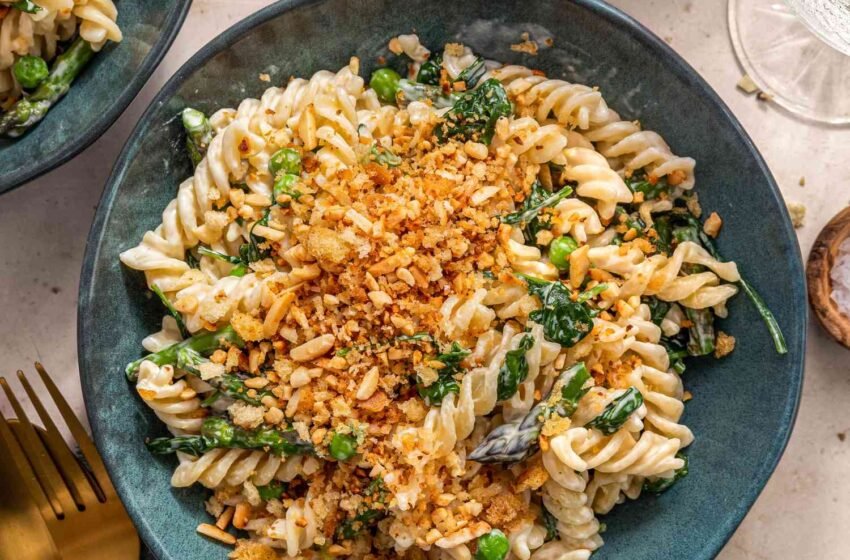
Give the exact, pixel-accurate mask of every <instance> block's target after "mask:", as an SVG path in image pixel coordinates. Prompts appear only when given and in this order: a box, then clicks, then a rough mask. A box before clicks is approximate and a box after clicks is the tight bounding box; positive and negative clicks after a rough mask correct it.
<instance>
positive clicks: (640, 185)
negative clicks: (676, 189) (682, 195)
mask: <svg viewBox="0 0 850 560" xmlns="http://www.w3.org/2000/svg"><path fill="white" fill-rule="evenodd" d="M625 182H626V186H627V187H629V190H631V191H632V192H633V193H643V198H644V200H654V199H656V198H658V197H660V196H661V195H662V194H668V195H669V194H670V185H668V184H667V178H666V177H660V178H658V179H657V180H656V181H655V182H652V181H650V180H649V178H648V177H647V175H646V172H645V171H643V170H641V171H636V172H634V173H632V176H631V177H627V178H626V181H625Z"/></svg>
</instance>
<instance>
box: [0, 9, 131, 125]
mask: <svg viewBox="0 0 850 560" xmlns="http://www.w3.org/2000/svg"><path fill="white" fill-rule="evenodd" d="M117 16H118V10H117V9H116V8H115V4H114V3H113V2H112V0H0V135H8V136H11V137H16V136H20V135H22V134H23V133H24V132H26V131H27V130H29V129H30V128H31V127H32V126H33V125H35V124H36V123H37V122H38V121H40V120H41V119H42V118H44V115H45V114H46V113H47V111H48V110H49V109H50V107H51V106H52V105H53V104H55V103H56V101H58V100H59V99H60V98H61V97H62V96H63V95H65V93H66V92H67V91H68V89H69V88H70V87H71V83H72V82H73V81H74V79H75V78H76V77H77V76H78V75H79V73H80V71H81V70H82V69H83V67H84V66H85V65H86V64H87V63H88V61H89V60H90V59H91V58H92V56H93V55H94V53H95V52H97V51H100V50H101V49H102V48H103V46H104V45H105V44H106V42H107V41H115V42H118V41H121V39H122V34H121V29H119V27H118V24H117V23H116V21H115V20H116V18H117ZM50 63H53V66H52V68H50V67H49V66H48V65H49V64H50Z"/></svg>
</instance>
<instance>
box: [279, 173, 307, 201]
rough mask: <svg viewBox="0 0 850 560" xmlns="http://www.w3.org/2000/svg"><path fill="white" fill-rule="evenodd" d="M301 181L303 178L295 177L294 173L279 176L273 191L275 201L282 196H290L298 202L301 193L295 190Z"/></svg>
mask: <svg viewBox="0 0 850 560" xmlns="http://www.w3.org/2000/svg"><path fill="white" fill-rule="evenodd" d="M300 180H301V177H299V176H298V175H293V174H292V173H283V174H281V175H278V176H277V179H275V182H274V190H273V191H272V193H273V196H274V200H275V201H277V197H278V196H280V195H282V194H288V195H289V196H291V197H292V198H294V199H295V200H298V197H299V196H301V193H300V192H299V191H298V190H297V189H296V188H295V185H297V184H298V181H300Z"/></svg>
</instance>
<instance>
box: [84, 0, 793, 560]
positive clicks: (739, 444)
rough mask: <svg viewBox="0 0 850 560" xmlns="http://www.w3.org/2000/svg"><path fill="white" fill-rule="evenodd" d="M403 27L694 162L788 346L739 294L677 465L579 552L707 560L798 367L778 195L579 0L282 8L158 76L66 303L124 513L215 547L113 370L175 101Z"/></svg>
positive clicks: (756, 484) (781, 442) (170, 534)
mask: <svg viewBox="0 0 850 560" xmlns="http://www.w3.org/2000/svg"><path fill="white" fill-rule="evenodd" d="M411 29H415V30H416V31H417V32H418V33H419V35H420V37H421V38H422V40H423V42H424V43H425V44H426V45H430V46H436V45H442V44H443V43H445V42H447V41H463V42H464V43H467V44H469V45H470V46H471V47H472V48H473V49H474V50H475V52H477V53H480V54H482V55H485V56H487V57H488V58H493V59H497V60H503V61H505V62H514V63H522V64H526V65H530V66H533V67H536V68H540V69H542V70H544V71H546V72H547V74H548V75H550V76H559V77H561V76H562V77H564V78H565V79H567V80H570V81H576V82H580V83H585V84H591V85H596V86H599V87H600V88H601V90H602V92H603V93H604V95H605V97H606V99H607V100H608V102H609V104H610V105H611V106H612V107H614V108H616V109H617V110H618V111H619V112H620V113H621V114H622V115H623V116H624V117H626V118H629V119H633V118H640V119H641V121H642V122H643V124H644V125H645V126H646V127H647V128H649V129H652V130H656V131H658V132H659V133H661V134H662V135H663V136H664V137H665V138H666V139H667V141H668V142H669V143H670V145H671V146H673V148H674V150H675V151H676V153H679V154H686V155H689V156H693V157H694V158H696V161H697V184H698V192H699V194H700V200H701V201H702V205H703V208H704V209H705V211H707V212H710V211H714V210H716V211H718V212H719V213H720V214H721V215H722V216H723V219H724V226H723V233H722V235H721V237H720V240H719V249H720V251H721V253H722V254H723V255H725V256H726V258H728V259H734V260H735V261H737V262H738V264H739V266H740V269H741V271H742V272H743V274H744V275H745V277H746V278H747V279H748V280H750V282H751V283H752V284H753V285H754V286H756V287H757V288H758V290H759V291H760V292H761V294H762V295H763V296H764V298H765V299H766V300H767V303H768V305H769V306H770V307H771V308H772V309H773V311H774V313H775V314H776V317H777V319H778V321H779V324H780V325H781V326H782V328H783V330H784V332H785V336H786V338H787V342H788V348H789V352H788V353H787V354H786V355H784V356H780V355H778V354H777V353H776V352H775V351H774V348H773V344H772V342H771V339H770V337H769V336H768V333H767V330H766V329H765V327H764V325H763V324H762V322H761V320H760V318H759V315H758V313H757V312H756V310H755V309H754V308H753V306H752V305H750V303H749V302H748V301H747V300H746V298H745V296H743V295H739V296H737V297H736V298H734V300H733V301H732V302H731V303H730V305H729V308H730V309H729V310H730V316H729V319H727V320H725V321H723V322H722V329H723V330H724V331H726V332H729V333H732V334H733V335H735V336H736V337H737V340H738V346H737V348H736V349H735V352H733V353H732V354H731V355H730V356H728V357H726V358H724V359H722V360H713V359H707V360H696V361H694V362H691V363H689V366H688V371H687V373H686V374H685V376H684V377H685V379H684V381H685V384H686V387H687V388H688V389H689V390H690V391H691V392H692V393H693V395H694V398H693V400H692V401H690V402H689V403H688V406H687V408H686V413H685V419H684V421H685V422H686V423H687V424H688V425H689V426H690V427H691V428H692V429H693V431H694V433H695V434H696V441H695V442H694V444H693V445H692V446H691V447H690V448H689V455H690V460H691V469H690V471H691V474H690V476H688V478H686V479H685V480H684V481H683V482H681V483H679V484H678V485H676V486H675V487H674V488H672V489H671V490H670V491H668V492H666V493H665V494H662V495H661V496H659V497H651V496H646V497H642V498H641V499H640V500H638V501H636V502H630V503H628V504H624V505H622V506H620V507H618V508H616V509H615V510H614V513H612V514H611V515H609V516H606V518H605V521H606V522H607V525H608V530H607V531H606V532H605V534H604V538H605V540H606V545H605V546H604V547H603V548H602V549H601V550H600V551H599V553H598V554H597V555H596V556H594V558H595V559H598V560H602V559H606V558H609V559H610V558H629V559H630V560H650V559H658V558H674V559H687V560H706V559H708V558H712V557H713V556H714V555H715V554H717V552H718V551H719V550H720V549H721V548H722V546H723V544H724V543H725V542H726V541H727V540H728V539H729V537H730V536H731V535H732V533H733V532H734V530H735V527H737V525H738V524H739V523H740V521H741V519H742V518H743V517H744V515H745V514H746V512H747V510H749V508H750V506H751V505H752V504H753V502H754V501H755V499H756V497H757V496H758V494H759V492H760V491H761V489H762V487H763V486H764V484H765V482H766V481H767V479H768V477H769V476H770V474H771V472H773V469H774V467H775V466H776V463H777V461H778V460H779V457H780V455H781V454H782V451H783V449H784V448H785V444H786V442H787V441H788V437H789V435H790V433H791V428H792V426H793V423H794V418H795V415H796V411H797V405H798V402H799V398H800V387H801V383H802V377H803V357H804V348H805V338H806V296H805V289H804V280H803V268H802V263H801V260H800V254H799V248H798V246H797V239H796V236H795V235H794V232H793V229H792V227H791V223H790V221H789V219H788V215H787V212H786V210H785V205H784V204H783V202H782V198H781V196H780V194H779V190H778V189H777V187H776V184H775V182H774V180H773V178H772V177H771V175H770V172H769V171H768V169H767V167H766V166H765V164H764V161H763V160H762V158H761V156H759V154H758V152H757V151H756V149H755V147H754V146H753V144H752V142H751V141H750V139H749V138H748V137H747V135H746V133H745V132H744V131H743V130H742V128H741V126H740V124H739V123H738V121H737V120H736V119H735V117H734V116H732V114H731V113H730V112H729V110H728V109H727V108H726V106H725V105H724V104H723V102H722V101H721V100H720V99H719V98H718V96H717V95H716V94H715V93H714V92H713V91H712V90H711V88H710V87H709V86H708V85H707V84H706V83H705V82H704V81H703V80H702V79H701V78H700V77H699V76H698V75H697V74H696V72H694V70H693V69H692V68H690V67H689V66H688V65H687V64H686V63H685V62H684V61H683V60H682V59H681V58H680V57H679V56H678V55H676V54H675V53H674V52H673V51H672V50H671V49H670V48H669V47H668V46H667V45H666V44H665V43H664V42H663V41H660V40H659V39H658V38H657V37H655V36H654V35H652V34H651V33H649V32H648V31H647V30H646V29H644V28H643V27H641V25H640V24H638V23H637V22H635V21H634V20H633V19H631V18H630V17H628V16H626V15H624V14H622V13H621V12H619V11H617V10H615V9H613V8H611V7H610V6H608V5H607V4H604V3H602V2H598V1H593V0H580V1H575V2H568V1H565V0H550V1H540V2H522V3H520V2H511V1H510V0H468V1H466V2H436V1H434V0H407V1H406V2H404V4H403V7H402V6H401V5H400V4H398V3H394V2H390V1H389V0H366V1H354V0H327V1H320V2H305V1H288V2H281V3H278V4H276V5H274V6H271V7H269V8H266V9H265V10H262V11H261V12H259V13H257V14H255V15H253V16H251V17H250V18H248V19H246V20H244V21H242V22H240V23H238V24H237V25H235V26H234V27H232V28H231V29H229V30H228V31H227V32H226V33H224V34H222V35H221V36H219V37H218V38H216V39H215V40H213V41H212V42H211V43H210V44H208V45H207V46H206V47H204V48H203V49H202V50H201V51H200V52H199V53H198V54H197V55H195V56H194V57H193V58H192V59H191V60H189V62H187V63H186V64H185V65H184V66H183V67H182V68H181V69H180V70H179V71H178V72H177V74H176V75H175V76H174V77H173V78H172V79H171V80H170V81H169V82H168V84H166V86H165V87H164V88H163V90H162V91H161V92H160V94H159V95H158V96H157V97H156V99H155V100H154V101H153V103H152V104H151V106H150V108H149V109H148V110H147V112H146V113H145V114H144V116H143V117H142V119H141V121H140V123H139V125H138V126H137V127H136V129H135V131H134V133H133V135H132V137H131V138H130V140H129V141H128V143H127V145H126V146H125V148H124V151H123V153H122V155H121V157H120V159H119V160H118V163H117V164H116V166H115V169H114V171H113V174H112V177H111V178H110V180H109V183H108V185H107V188H106V191H105V192H104V195H103V199H102V200H101V203H100V206H99V207H98V211H97V216H96V218H95V222H94V225H93V227H92V230H91V234H90V237H89V243H88V251H87V253H86V257H85V264H84V268H83V273H82V279H81V286H80V300H79V301H80V304H79V314H78V317H79V358H80V370H81V372H82V379H83V387H84V395H85V398H86V403H87V407H88V412H89V419H90V422H91V425H92V428H93V430H94V437H95V441H96V442H97V444H98V447H99V449H100V451H101V453H102V454H103V457H104V460H105V462H106V464H107V466H108V468H109V470H110V473H111V474H112V477H113V481H114V482H115V486H116V487H117V489H118V492H119V493H120V495H121V497H122V498H123V500H124V503H125V505H126V507H127V510H128V511H129V512H130V515H132V516H133V519H134V520H135V521H136V523H137V525H138V528H139V531H140V532H141V535H142V538H143V539H144V540H145V542H146V543H147V544H148V546H149V547H150V548H151V549H152V551H153V553H154V554H155V555H156V556H157V557H159V558H162V559H164V560H166V559H167V560H178V559H179V560H200V559H203V560H209V559H211V558H224V557H225V550H224V549H223V548H222V547H220V546H219V545H218V544H216V543H214V542H210V541H208V540H204V539H201V538H198V537H197V536H196V535H195V534H194V529H195V527H196V526H197V524H198V523H200V522H203V521H207V520H208V518H207V514H206V513H205V512H204V507H203V500H204V496H205V492H204V491H203V490H202V489H199V488H191V489H179V490H176V489H172V488H171V487H170V486H169V478H170V476H171V471H172V469H173V467H174V460H173V458H168V457H166V458H158V457H153V456H151V455H150V454H149V453H148V452H147V451H146V449H145V447H144V445H143V441H144V438H145V437H148V436H157V435H162V434H163V433H164V430H163V428H162V426H161V424H160V422H158V421H157V419H156V418H155V416H154V415H153V414H152V413H151V412H150V411H149V410H148V409H147V408H146V407H145V405H144V404H143V403H142V402H141V401H140V400H139V399H138V398H137V397H136V396H135V395H134V394H133V393H134V392H133V390H132V387H130V386H128V384H127V382H126V381H125V379H124V375H123V367H124V365H125V364H126V363H127V362H129V361H131V360H132V359H135V358H137V357H138V356H139V355H140V354H141V348H140V346H139V341H140V340H141V339H142V337H143V336H145V335H146V334H148V333H150V332H152V331H154V330H156V329H157V328H158V323H159V320H160V318H161V315H162V309H161V308H160V306H159V303H158V302H156V301H154V300H151V299H150V298H149V297H148V295H147V293H146V290H145V287H144V279H143V278H142V276H141V274H138V273H136V272H133V271H129V270H126V269H125V268H123V267H122V266H121V264H120V263H119V261H118V254H119V252H121V251H122V250H124V249H127V248H129V247H131V246H134V245H135V244H136V243H137V242H138V240H140V239H141V238H142V235H143V234H144V232H145V230H147V229H150V228H154V227H156V226H157V225H158V224H159V221H160V213H161V211H162V209H163V208H164V207H165V206H166V204H167V203H168V201H169V200H171V199H172V198H173V197H174V196H175V193H176V190H177V185H178V184H179V183H180V182H181V181H182V180H183V179H184V178H185V177H188V176H189V175H190V174H191V171H192V170H191V166H190V163H189V160H188V158H187V156H186V155H185V154H184V153H183V150H182V149H180V146H181V145H182V142H183V132H182V130H181V127H180V122H179V119H177V118H175V117H176V115H177V114H178V113H179V111H180V110H181V109H182V108H183V107H185V106H186V105H192V106H195V107H198V108H200V109H202V110H204V111H211V110H213V109H215V108H218V107H223V106H224V107H227V106H230V107H235V106H236V104H237V103H238V102H239V100H241V99H243V98H245V97H248V96H255V97H256V96H259V95H260V94H261V93H262V91H263V90H264V89H265V88H266V87H267V86H268V84H266V83H263V82H261V81H259V80H258V74H260V73H262V72H265V73H268V74H270V75H271V76H272V79H273V82H275V83H285V81H286V79H287V78H288V77H289V76H290V75H298V76H309V75H311V74H312V73H313V72H315V71H317V70H320V69H332V70H336V69H338V68H340V67H342V66H343V65H345V64H346V63H347V61H348V58H349V56H351V55H352V54H356V55H358V56H359V57H360V58H361V60H362V61H363V65H364V67H365V68H364V75H367V74H366V73H368V72H369V71H370V70H371V68H370V67H371V66H373V65H374V61H375V60H376V58H377V56H378V55H379V54H386V44H387V41H388V40H389V39H390V37H392V36H394V35H396V34H398V33H405V32H410V31H411ZM523 31H530V32H531V33H532V34H533V35H535V36H546V35H549V36H551V37H553V38H554V46H553V48H550V49H542V50H541V51H540V54H539V56H537V57H529V56H527V55H523V54H520V53H516V52H513V51H511V50H510V49H509V45H510V44H511V43H516V42H518V41H519V40H520V39H519V38H520V34H521V33H522V32H523Z"/></svg>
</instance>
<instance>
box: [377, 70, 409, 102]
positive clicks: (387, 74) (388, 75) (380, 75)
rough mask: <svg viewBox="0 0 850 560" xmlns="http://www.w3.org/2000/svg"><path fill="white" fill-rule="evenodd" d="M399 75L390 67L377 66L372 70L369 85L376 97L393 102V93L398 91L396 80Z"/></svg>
mask: <svg viewBox="0 0 850 560" xmlns="http://www.w3.org/2000/svg"><path fill="white" fill-rule="evenodd" d="M399 80H401V76H399V75H398V72H396V71H395V70H393V69H392V68H379V69H378V70H375V71H374V72H372V79H371V80H369V86H370V87H371V88H372V89H374V90H375V93H377V94H378V99H380V100H381V101H383V102H384V103H395V94H396V92H397V91H398V82H399Z"/></svg>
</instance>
